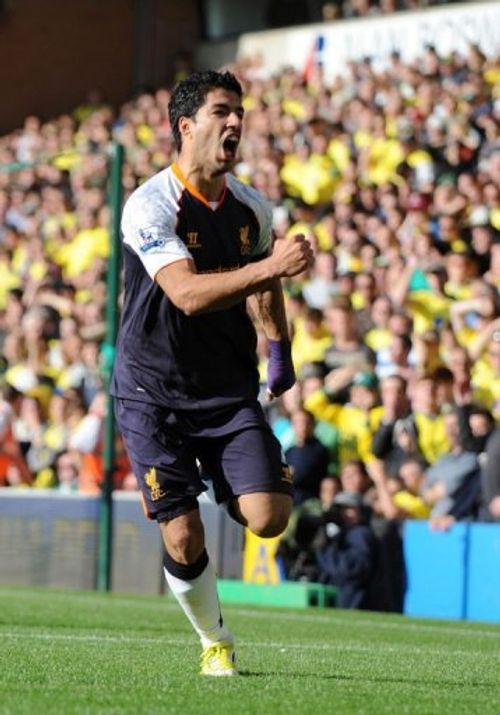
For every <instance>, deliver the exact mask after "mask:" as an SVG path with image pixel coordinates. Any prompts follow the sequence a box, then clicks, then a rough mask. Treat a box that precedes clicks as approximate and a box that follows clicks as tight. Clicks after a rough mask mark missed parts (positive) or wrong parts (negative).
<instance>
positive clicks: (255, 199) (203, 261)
mask: <svg viewBox="0 0 500 715" xmlns="http://www.w3.org/2000/svg"><path fill="white" fill-rule="evenodd" d="M243 113H244V110H243V106H242V90H241V86H240V84H239V82H238V81H237V79H236V78H235V77H234V76H233V75H232V74H230V73H227V72H226V73H218V72H213V71H208V72H203V73H196V74H193V75H191V76H190V77H188V78H187V79H185V80H183V81H182V82H180V84H178V85H177V87H176V88H175V89H174V91H173V93H172V96H171V100H170V105H169V118H170V124H171V127H172V132H173V135H174V139H175V142H176V146H177V150H178V159H177V161H176V162H175V163H174V164H172V165H171V166H169V167H168V168H166V169H164V170H163V171H161V172H159V173H158V174H156V175H155V176H153V177H152V178H150V179H149V180H148V181H146V182H145V183H144V184H142V185H141V186H140V187H139V188H138V189H137V190H136V191H135V192H134V193H133V194H132V195H131V197H130V198H129V200H128V201H127V203H126V205H125V208H124V211H123V218H122V233H123V241H124V270H125V279H124V280H125V298H124V305H123V310H122V319H121V328H120V334H119V339H118V346H117V354H116V364H115V370H114V378H113V385H112V394H113V395H114V396H115V398H116V400H115V407H116V414H117V420H118V424H119V427H120V430H121V432H122V435H123V437H124V440H125V444H126V448H127V451H128V454H129V457H130V460H131V463H132V467H133V470H134V473H135V475H136V477H137V478H138V481H139V483H140V487H141V491H142V495H143V502H144V506H145V511H146V512H147V515H148V516H149V517H150V518H152V519H155V520H156V521H157V522H158V523H159V526H160V529H161V533H162V536H163V541H164V543H165V550H166V552H165V559H164V571H165V577H166V580H167V583H168V586H169V588H170V590H171V591H172V593H174V594H175V596H176V598H177V600H178V601H179V603H180V605H181V607H182V608H183V610H184V612H185V614H186V616H187V617H188V619H189V620H190V622H191V624H192V625H193V627H194V629H195V631H196V632H197V634H198V635H199V637H200V640H201V644H202V648H203V653H202V664H201V672H202V673H203V674H204V675H214V676H225V675H235V674H236V673H237V670H236V667H235V658H234V643H233V638H232V635H231V633H230V632H229V631H228V629H227V628H226V626H225V624H224V622H223V619H222V616H221V612H220V606H219V601H218V597H217V587H216V576H215V571H214V569H213V567H212V565H211V564H210V562H209V558H208V555H207V552H206V550H205V541H204V531H203V524H202V522H201V519H200V514H199V508H198V502H197V497H198V495H199V494H200V493H201V492H202V491H204V490H205V489H206V486H205V485H204V483H203V482H202V481H201V479H200V469H199V465H201V467H202V468H203V471H204V472H205V473H207V474H208V475H210V476H211V478H212V479H213V485H214V491H215V494H216V498H217V501H218V502H219V503H224V505H225V506H226V508H227V511H228V513H229V514H230V515H231V516H232V517H233V518H235V519H236V520H237V521H238V522H240V523H241V524H243V525H245V526H247V527H248V528H249V529H251V530H252V531H253V532H254V533H255V534H257V535H259V536H262V537H272V536H276V535H277V534H279V533H281V532H282V531H283V529H284V528H285V526H286V524H287V521H288V517H289V514H290V511H291V506H292V497H291V492H292V489H291V479H290V475H289V470H288V469H287V467H286V465H285V464H283V459H282V455H281V450H280V446H279V443H278V442H277V440H276V439H275V437H274V436H273V434H272V432H271V429H270V428H269V426H268V424H267V422H266V421H265V418H264V415H263V411H262V409H261V407H260V405H259V403H258V401H257V394H258V372H257V358H256V333H255V330H254V327H253V323H252V321H251V319H250V317H249V314H248V312H247V307H246V299H247V298H249V300H250V308H251V311H252V312H253V314H254V316H255V317H256V319H257V320H259V321H260V323H261V324H262V327H263V329H264V331H265V333H266V335H267V337H268V339H269V345H270V359H269V369H268V385H267V387H268V393H269V397H270V398H272V397H276V396H278V395H280V394H282V393H283V392H284V391H286V390H288V389H289V388H290V387H291V386H292V385H293V383H294V381H295V374H294V369H293V365H292V361H291V357H290V342H289V337H288V331H287V322H286V315H285V310H284V302H283V294H282V290H281V284H280V278H283V277H287V276H288V277H290V276H294V275H297V274H299V273H301V272H303V271H304V270H306V269H307V268H308V267H309V266H310V265H311V263H312V260H313V257H312V250H311V247H310V245H309V243H308V242H307V241H306V240H305V238H304V237H303V236H301V235H298V236H295V237H293V238H291V239H287V240H277V241H276V242H275V243H274V246H272V245H271V212H270V209H269V207H268V205H267V203H266V202H265V201H264V200H263V198H262V197H261V196H260V195H259V194H258V193H257V192H256V191H255V190H253V189H252V188H249V187H248V186H245V185H243V184H241V183H240V182H238V181H237V180H236V179H235V178H234V176H232V175H231V174H230V173H227V172H228V171H229V170H230V169H231V168H232V167H233V165H234V163H235V160H236V156H237V149H238V144H239V142H240V138H241V131H242V123H243Z"/></svg>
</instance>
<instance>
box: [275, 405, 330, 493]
mask: <svg viewBox="0 0 500 715" xmlns="http://www.w3.org/2000/svg"><path fill="white" fill-rule="evenodd" d="M292 425H293V431H294V433H295V445H294V446H293V447H290V448H289V449H287V451H286V452H285V458H286V461H287V463H288V465H289V466H290V469H291V473H292V479H293V487H294V504H302V503H303V502H304V501H306V500H307V499H311V498H318V497H319V488H320V484H321V482H322V480H323V479H324V478H325V477H326V476H327V474H328V463H329V460H330V455H329V452H328V450H327V448H326V447H325V446H324V445H322V444H321V442H320V441H319V440H318V439H316V437H315V436H314V427H315V420H314V417H313V415H312V414H311V413H310V412H308V411H307V410H304V409H298V410H296V411H295V412H294V413H293V414H292Z"/></svg>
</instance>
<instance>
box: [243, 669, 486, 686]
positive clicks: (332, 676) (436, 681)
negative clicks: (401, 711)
mask: <svg viewBox="0 0 500 715" xmlns="http://www.w3.org/2000/svg"><path fill="white" fill-rule="evenodd" d="M239 674H240V675H241V676H243V677H244V678H262V677H265V676H272V677H280V676H281V677H283V678H294V679H295V678H307V679H308V680H310V679H311V678H312V679H314V678H316V679H317V680H350V681H356V680H358V681H360V682H362V683H401V684H403V683H404V684H405V685H428V686H441V687H452V688H454V687H455V688H456V687H460V688H463V687H464V686H465V687H467V688H485V689H487V690H491V689H493V688H498V683H491V682H481V681H475V680H473V681H468V682H466V683H464V681H462V680H442V679H440V678H430V679H429V678H388V677H384V676H381V677H379V678H373V677H371V678H370V677H367V676H365V675H363V676H359V677H358V676H356V675H342V674H341V673H304V672H301V673H291V672H290V671H276V670H273V671H271V670H267V671H264V670H262V671H260V670H240V671H239Z"/></svg>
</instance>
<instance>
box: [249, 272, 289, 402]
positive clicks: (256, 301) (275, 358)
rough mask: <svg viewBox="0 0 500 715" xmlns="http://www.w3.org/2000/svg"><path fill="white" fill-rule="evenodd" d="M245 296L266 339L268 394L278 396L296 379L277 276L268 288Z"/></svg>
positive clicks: (270, 396) (271, 396) (281, 293)
mask: <svg viewBox="0 0 500 715" xmlns="http://www.w3.org/2000/svg"><path fill="white" fill-rule="evenodd" d="M247 300H248V303H249V307H250V310H251V311H252V313H253V315H254V317H255V319H256V321H257V323H259V325H260V326H261V328H262V330H263V331H264V333H265V335H266V337H267V339H268V341H269V351H270V356H269V364H268V370H267V392H268V397H269V399H272V398H273V397H279V395H281V394H283V392H286V391H287V390H289V389H290V388H291V387H292V385H293V384H294V383H295V371H294V369H293V363H292V356H291V345H290V337H289V333H288V324H287V320H286V311H285V301H284V298H283V290H282V288H281V283H280V281H279V279H276V280H274V281H273V282H272V283H271V286H270V288H269V289H267V290H265V291H261V292H258V293H255V294H253V295H251V296H249V297H248V299H247Z"/></svg>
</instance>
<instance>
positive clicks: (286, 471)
mask: <svg viewBox="0 0 500 715" xmlns="http://www.w3.org/2000/svg"><path fill="white" fill-rule="evenodd" d="M281 481H282V482H287V484H292V483H293V478H292V470H291V468H290V467H289V466H288V464H282V465H281Z"/></svg>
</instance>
